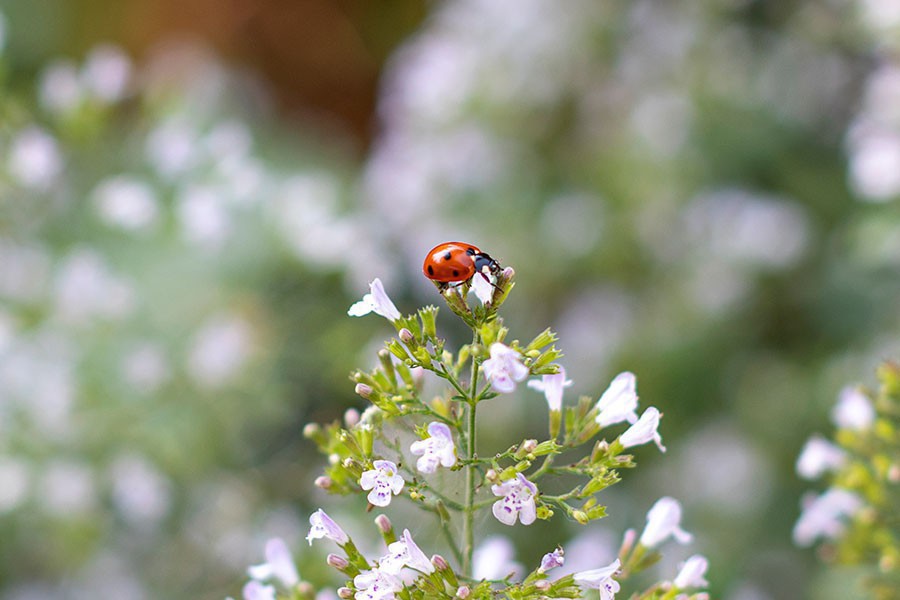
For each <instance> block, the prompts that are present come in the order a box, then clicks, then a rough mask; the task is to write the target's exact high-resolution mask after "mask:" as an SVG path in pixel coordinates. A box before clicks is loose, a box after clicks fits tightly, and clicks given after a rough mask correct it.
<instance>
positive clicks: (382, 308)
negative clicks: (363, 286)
mask: <svg viewBox="0 0 900 600" xmlns="http://www.w3.org/2000/svg"><path fill="white" fill-rule="evenodd" d="M369 290H370V292H369V293H368V294H366V295H365V296H363V299H362V300H360V301H359V302H356V303H354V304H353V305H352V306H351V307H350V309H349V310H348V311H347V314H348V315H350V316H351V317H362V316H363V315H367V314H369V313H370V312H374V313H375V314H376V315H381V316H382V317H384V318H385V319H387V320H388V321H391V322H394V321H396V320H397V319H399V318H400V311H399V310H397V307H396V306H394V303H393V302H392V301H391V299H390V297H389V296H388V295H387V292H385V291H384V285H383V284H382V283H381V279H379V278H377V277H376V278H375V279H374V280H372V283H370V284H369Z"/></svg>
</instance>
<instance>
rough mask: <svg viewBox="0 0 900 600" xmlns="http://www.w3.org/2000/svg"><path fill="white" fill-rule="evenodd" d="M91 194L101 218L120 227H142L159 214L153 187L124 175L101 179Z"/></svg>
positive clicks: (153, 220)
mask: <svg viewBox="0 0 900 600" xmlns="http://www.w3.org/2000/svg"><path fill="white" fill-rule="evenodd" d="M91 196H92V197H93V200H94V204H95V205H96V208H97V212H98V213H99V215H100V218H101V219H103V221H105V222H106V223H107V224H109V225H113V226H116V227H121V228H122V229H127V230H131V231H138V230H141V229H145V228H147V227H149V226H150V225H152V224H153V223H154V222H155V221H156V219H157V216H158V213H159V208H158V206H157V203H156V197H155V195H154V193H153V189H152V188H151V187H150V186H149V185H147V184H146V183H144V182H143V181H141V180H139V179H136V178H134V177H129V176H127V175H120V176H117V177H111V178H109V179H104V180H103V181H102V182H100V184H99V185H98V186H97V187H96V188H94V191H93V192H92V193H91Z"/></svg>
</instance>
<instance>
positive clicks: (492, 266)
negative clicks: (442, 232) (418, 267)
mask: <svg viewBox="0 0 900 600" xmlns="http://www.w3.org/2000/svg"><path fill="white" fill-rule="evenodd" d="M484 267H487V268H488V269H489V270H490V272H491V273H493V274H494V275H496V274H498V273H499V272H500V263H498V262H497V261H496V260H494V259H493V258H491V257H490V255H488V254H487V253H485V252H482V251H481V250H479V249H478V248H477V247H476V246H473V245H472V244H467V243H465V242H444V243H443V244H438V245H437V246H435V247H434V248H432V249H431V251H430V252H428V254H427V255H426V256H425V263H424V264H423V265H422V272H423V273H424V274H425V277H427V278H428V279H431V280H432V281H437V282H438V283H440V284H449V283H457V282H460V283H461V282H465V281H469V280H470V279H472V277H474V275H475V273H481V272H482V269H483V268H484ZM442 287H446V285H442Z"/></svg>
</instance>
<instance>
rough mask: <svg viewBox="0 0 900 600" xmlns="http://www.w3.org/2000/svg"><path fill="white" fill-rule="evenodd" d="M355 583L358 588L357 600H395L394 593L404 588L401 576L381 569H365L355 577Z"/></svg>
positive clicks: (355, 596)
mask: <svg viewBox="0 0 900 600" xmlns="http://www.w3.org/2000/svg"><path fill="white" fill-rule="evenodd" d="M353 585H354V586H355V587H356V589H357V590H358V591H357V592H356V594H355V595H354V598H356V600H393V599H394V598H395V597H396V596H394V594H395V593H396V592H399V591H400V590H402V589H403V582H402V581H400V578H399V577H397V576H396V575H392V574H390V573H387V572H385V571H382V570H381V569H372V570H371V571H363V572H362V573H360V574H359V575H357V576H356V577H354V578H353Z"/></svg>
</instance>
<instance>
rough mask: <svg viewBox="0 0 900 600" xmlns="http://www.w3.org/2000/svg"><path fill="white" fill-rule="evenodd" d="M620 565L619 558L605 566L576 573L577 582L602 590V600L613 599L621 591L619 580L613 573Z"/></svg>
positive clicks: (585, 586) (583, 585) (588, 587)
mask: <svg viewBox="0 0 900 600" xmlns="http://www.w3.org/2000/svg"><path fill="white" fill-rule="evenodd" d="M620 566H621V563H620V562H619V559H618V558H617V559H616V560H614V561H612V562H611V563H610V564H608V565H607V566H605V567H601V568H599V569H593V570H591V571H581V572H580V573H575V575H574V577H575V583H577V584H578V585H580V586H581V587H582V588H587V589H592V590H600V600H613V599H614V598H615V597H616V592H618V591H619V582H618V581H616V580H615V579H613V575H615V574H616V572H617V571H618V570H619V567H620Z"/></svg>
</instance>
